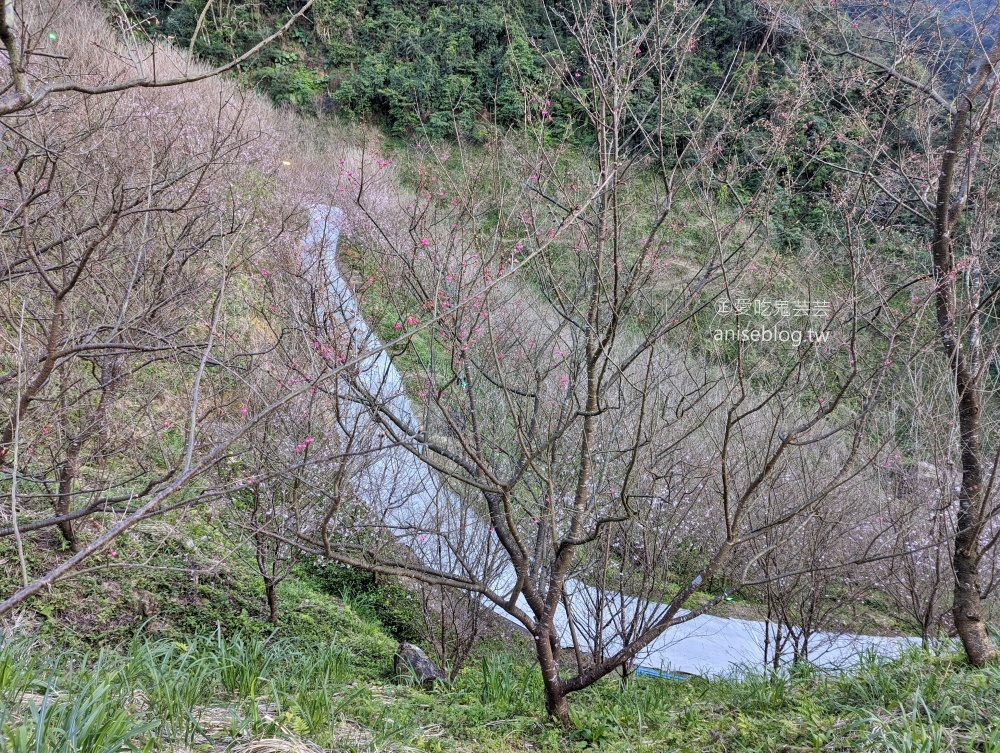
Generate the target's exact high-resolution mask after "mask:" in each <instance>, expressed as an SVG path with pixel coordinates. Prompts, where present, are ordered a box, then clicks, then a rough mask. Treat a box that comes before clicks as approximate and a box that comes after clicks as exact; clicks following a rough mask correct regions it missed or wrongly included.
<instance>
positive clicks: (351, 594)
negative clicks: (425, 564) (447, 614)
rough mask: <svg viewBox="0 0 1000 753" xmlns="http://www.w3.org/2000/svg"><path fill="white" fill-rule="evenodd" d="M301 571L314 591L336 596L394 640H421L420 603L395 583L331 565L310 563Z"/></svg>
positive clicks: (352, 569)
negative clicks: (373, 622)
mask: <svg viewBox="0 0 1000 753" xmlns="http://www.w3.org/2000/svg"><path fill="white" fill-rule="evenodd" d="M303 571H304V573H306V574H307V575H308V577H309V579H310V580H311V582H312V583H313V585H314V586H315V587H316V588H317V589H318V590H320V591H322V592H323V593H326V594H329V595H331V596H336V597H339V598H340V599H341V600H342V601H343V602H344V603H345V604H347V605H348V606H350V607H351V608H352V609H353V610H354V611H355V612H357V613H358V614H359V615H361V616H362V617H364V618H366V619H369V620H374V621H377V622H378V623H379V624H380V625H381V626H382V627H383V628H384V629H385V631H386V632H387V633H388V634H389V635H391V636H392V637H393V638H395V639H396V640H398V641H407V642H409V643H415V642H420V641H421V640H422V639H423V635H424V634H423V622H422V618H421V615H420V603H419V602H418V601H417V599H416V598H415V597H414V595H413V594H412V593H410V592H409V591H407V590H406V589H405V588H403V587H402V586H401V585H399V584H398V583H394V582H391V581H387V580H385V579H380V578H379V577H378V576H376V575H374V574H373V573H370V572H367V571H365V570H359V569H357V568H352V567H347V566H345V565H339V564H336V563H332V562H326V563H316V562H312V563H309V564H307V565H306V566H305V567H304V568H303Z"/></svg>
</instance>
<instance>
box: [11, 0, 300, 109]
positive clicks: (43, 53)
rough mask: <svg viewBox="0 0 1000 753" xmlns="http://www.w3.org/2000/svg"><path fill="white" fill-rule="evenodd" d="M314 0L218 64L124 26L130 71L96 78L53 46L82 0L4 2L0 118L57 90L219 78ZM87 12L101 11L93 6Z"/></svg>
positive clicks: (110, 89)
mask: <svg viewBox="0 0 1000 753" xmlns="http://www.w3.org/2000/svg"><path fill="white" fill-rule="evenodd" d="M313 2H315V0H306V2H305V3H304V4H303V6H302V7H301V8H300V9H299V10H298V11H297V12H296V13H293V14H292V15H291V16H290V17H289V19H288V20H287V21H286V22H285V23H284V24H283V25H282V26H281V28H279V29H278V30H277V31H276V32H274V33H273V34H271V35H270V36H268V37H267V38H265V39H262V40H261V41H260V42H259V43H257V44H256V45H254V46H253V47H251V48H250V49H249V50H247V51H246V52H245V53H243V54H242V55H239V56H238V57H235V58H233V59H232V60H230V61H229V62H227V63H225V64H224V65H221V66H218V67H216V68H205V67H204V66H200V65H192V61H191V55H190V53H189V54H188V56H187V58H186V60H184V61H179V60H178V57H177V56H176V55H175V54H172V53H171V51H166V50H163V49H160V48H159V47H158V45H157V43H151V40H150V39H149V38H148V37H147V36H145V35H144V34H143V33H142V27H141V26H140V25H136V26H132V27H129V28H123V31H124V32H125V41H126V48H125V50H124V52H125V53H126V55H123V56H122V59H126V60H128V61H129V63H130V64H131V65H130V68H131V70H129V69H128V68H125V69H123V68H119V69H118V70H115V71H113V72H109V71H107V70H103V71H99V72H98V75H97V77H96V80H95V77H94V76H93V72H92V71H86V70H85V69H82V68H81V66H80V65H79V62H80V61H78V60H74V59H73V55H67V54H65V52H64V51H62V50H61V49H60V48H59V46H58V45H53V44H52V42H55V41H57V40H58V33H57V32H55V31H54V30H55V29H57V28H58V29H64V30H65V31H66V32H68V35H72V34H73V33H74V31H76V30H75V29H74V25H75V22H76V21H77V19H79V18H80V15H81V13H83V12H85V11H84V8H85V7H86V6H84V4H83V3H75V2H74V3H59V2H41V3H31V2H24V3H20V2H15V0H4V3H3V16H2V17H0V43H2V44H3V49H4V53H5V58H6V59H5V61H4V65H5V71H4V73H5V74H6V75H5V77H4V78H5V80H4V88H3V95H2V96H0V116H3V115H11V114H14V113H19V112H23V111H25V110H30V109H33V108H35V107H37V106H38V105H39V104H41V103H42V102H43V101H44V100H45V99H47V98H48V97H49V96H51V95H53V94H59V93H64V92H72V93H78V94H87V95H95V94H111V93H114V92H121V91H126V90H128V89H137V88H141V89H149V88H160V87H169V86H180V85H183V84H190V83H194V82H196V81H203V80H205V79H208V78H212V77H214V76H218V75H219V74H221V73H225V72H226V71H229V70H232V69H233V68H235V67H236V66H238V65H240V64H241V63H243V62H245V61H247V60H249V59H250V58H252V57H253V56H254V55H256V54H257V53H258V52H260V51H261V50H262V49H264V48H265V47H267V45H269V44H271V42H273V41H274V40H276V39H278V37H280V36H281V35H282V34H284V33H285V32H286V31H288V30H289V29H290V28H292V26H293V25H294V24H295V22H296V21H298V20H299V19H300V18H301V17H302V16H303V14H304V13H305V12H306V11H307V10H308V9H309V7H310V6H311V5H312V4H313ZM207 7H208V6H206V9H207ZM88 10H89V11H90V12H91V13H94V14H95V15H96V12H95V11H94V10H92V9H90V8H88ZM199 32H200V28H198V29H196V30H195V35H197V34H198V33H199ZM90 41H94V40H90ZM53 48H54V49H53ZM112 49H113V48H112ZM80 51H81V48H80V47H77V48H76V49H75V50H74V53H76V54H79V53H80ZM81 57H86V55H81Z"/></svg>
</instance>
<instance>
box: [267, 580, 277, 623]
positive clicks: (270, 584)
mask: <svg viewBox="0 0 1000 753" xmlns="http://www.w3.org/2000/svg"><path fill="white" fill-rule="evenodd" d="M264 592H265V593H266V594H267V608H268V611H269V613H270V614H269V617H268V620H269V621H270V623H271V624H272V625H277V624H278V593H277V590H276V589H275V587H274V581H273V580H269V579H266V578H265V579H264Z"/></svg>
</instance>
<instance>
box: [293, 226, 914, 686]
mask: <svg viewBox="0 0 1000 753" xmlns="http://www.w3.org/2000/svg"><path fill="white" fill-rule="evenodd" d="M341 217H342V213H341V212H340V210H338V209H336V208H335V207H316V208H314V209H313V210H312V212H311V217H310V232H309V237H308V239H307V240H308V241H309V242H310V243H313V244H315V245H316V246H317V247H321V248H322V249H323V256H324V260H325V263H326V266H327V272H328V274H329V276H330V279H331V292H332V293H333V294H334V295H333V298H334V299H335V301H336V302H337V303H336V308H337V310H336V312H335V313H336V314H337V316H339V318H340V319H341V320H342V321H343V322H344V323H345V324H346V325H347V327H348V329H349V330H350V331H351V333H352V335H351V336H352V338H353V343H354V345H355V347H358V348H362V349H364V348H368V349H372V348H375V347H378V345H379V341H378V339H377V338H376V337H375V335H374V333H373V332H372V331H371V329H370V328H369V327H368V325H367V324H366V323H365V321H364V319H363V318H362V316H361V314H360V312H359V311H358V310H357V306H356V304H355V301H354V299H353V297H352V295H351V291H350V290H349V289H348V286H347V284H346V282H345V281H344V279H343V278H342V277H341V276H340V273H339V271H338V269H337V263H336V250H337V240H338V238H339V223H340V220H341ZM359 382H360V383H361V384H362V385H363V387H364V390H365V391H367V392H368V393H369V394H370V395H374V396H377V397H378V399H379V400H381V401H384V402H385V403H386V404H387V405H389V406H391V408H392V409H393V412H394V413H395V414H396V415H397V416H399V417H400V418H402V419H403V420H404V421H406V422H409V424H410V429H411V431H412V430H415V429H416V427H417V426H418V421H417V419H416V417H415V416H414V414H413V410H412V408H411V405H410V402H409V400H408V398H407V397H406V394H405V391H404V389H403V384H402V380H401V378H400V375H399V372H398V371H397V370H396V368H395V366H393V364H392V361H391V360H390V359H389V357H388V355H387V354H386V353H384V352H379V353H377V354H375V355H373V356H372V357H371V358H369V359H368V360H366V361H365V362H363V364H362V366H361V369H360V372H359ZM341 389H342V390H343V394H344V395H345V396H347V397H351V396H352V390H353V388H352V386H351V385H350V384H348V383H347V381H346V380H345V381H342V382H341ZM355 396H356V395H355ZM347 420H348V421H349V422H351V423H353V425H354V428H355V431H356V432H358V433H359V434H360V435H365V436H366V437H367V441H369V442H372V443H375V444H374V445H373V446H377V443H378V442H379V441H380V440H379V436H380V434H381V432H382V427H381V426H379V425H378V424H377V423H376V422H375V421H373V420H372V418H371V417H370V416H369V414H368V412H367V411H366V410H365V409H363V408H362V407H361V406H354V407H353V408H349V409H348V411H347ZM415 451H416V452H419V448H415ZM355 489H356V492H357V493H358V495H359V496H360V497H361V498H362V499H364V500H365V502H366V504H367V505H368V506H369V507H370V508H371V509H372V510H373V511H374V512H375V513H376V514H378V515H380V516H381V519H382V520H383V521H384V522H385V524H386V525H387V526H388V527H389V528H390V529H392V531H393V533H394V534H395V535H396V537H397V538H398V539H399V540H401V541H402V542H403V543H405V544H406V545H407V546H409V547H410V548H411V549H412V550H413V551H414V552H415V553H416V554H417V556H418V557H419V558H420V559H421V560H422V561H423V562H424V564H426V565H428V566H429V567H434V568H437V569H441V570H446V571H450V572H455V573H459V572H462V571H463V569H466V568H470V569H472V570H475V571H476V573H477V575H478V576H479V577H484V578H485V579H486V580H487V581H488V582H489V583H490V584H491V586H492V587H493V588H494V590H495V591H497V592H498V593H509V592H510V589H511V586H513V584H514V582H515V578H514V572H513V569H512V568H511V567H510V566H509V565H507V566H504V565H503V564H502V563H497V564H495V565H494V566H492V567H490V566H488V565H486V564H483V563H486V562H489V561H490V560H491V559H494V560H495V559H496V557H495V556H493V557H491V555H490V553H491V552H492V553H495V552H496V551H497V549H498V548H499V544H498V543H497V542H496V541H491V540H490V539H491V538H492V534H490V532H489V531H488V529H487V526H486V524H485V522H484V521H483V520H481V519H480V518H479V517H478V516H477V515H475V514H474V513H473V512H471V511H469V510H467V509H464V508H463V507H462V505H461V503H460V500H459V499H458V498H457V497H456V495H454V494H452V493H451V492H449V491H448V490H447V489H445V488H444V487H443V486H442V484H441V482H440V481H439V480H438V479H437V478H436V476H435V475H434V474H433V473H431V472H430V471H429V470H428V467H427V465H426V464H425V463H423V462H422V461H421V460H420V459H419V458H418V457H416V456H415V454H414V452H411V451H410V450H408V449H406V448H405V447H401V446H399V445H398V444H389V443H386V446H385V447H384V448H383V449H381V450H379V451H378V452H377V453H374V454H373V455H372V457H371V460H370V461H369V462H367V463H366V464H365V466H364V467H363V468H362V469H360V471H359V473H358V474H357V476H356V477H355ZM566 587H567V592H568V594H569V602H570V608H571V609H572V611H573V613H574V615H577V620H578V621H579V615H584V614H585V613H586V611H587V609H586V605H587V604H588V603H590V601H591V600H590V599H589V598H588V595H589V594H590V592H591V589H590V588H589V587H588V586H587V585H585V584H583V583H581V582H579V581H575V580H570V581H568V582H567V584H566ZM626 601H628V602H631V608H633V609H639V610H648V611H650V612H652V611H653V610H656V609H658V608H661V607H662V605H660V604H651V603H639V602H638V601H636V600H635V599H627V600H626ZM521 606H522V607H525V609H526V605H524V604H521ZM496 611H497V612H498V614H500V615H502V616H503V617H505V618H507V619H511V618H510V617H509V615H507V614H506V612H504V611H502V610H500V609H499V608H496ZM517 624H520V623H517ZM556 624H557V627H558V628H559V629H560V632H561V635H562V636H563V644H564V645H571V640H570V638H569V631H568V629H567V621H566V615H565V613H564V612H560V614H559V615H558V617H557V620H556ZM915 640H916V639H910V638H883V637H875V636H864V635H826V634H824V635H819V636H814V637H813V639H812V640H811V642H810V659H811V660H813V661H814V662H815V663H817V664H820V665H823V666H829V667H845V666H849V665H850V664H851V663H853V662H855V661H857V659H858V657H859V656H860V655H861V654H862V653H863V652H864V651H869V650H873V651H875V652H877V653H879V654H882V655H894V654H896V653H898V652H899V650H900V649H901V648H902V647H903V646H905V645H906V644H908V643H910V642H912V641H915ZM614 643H615V642H614V641H613V640H611V641H610V644H611V646H612V647H613V646H614ZM763 646H764V623H763V622H755V621H751V620H738V619H726V618H721V617H713V616H711V615H701V616H699V617H695V618H693V619H691V620H690V621H689V622H687V623H684V624H681V625H677V626H675V627H673V628H671V629H669V630H667V631H666V632H665V633H664V634H663V635H661V636H660V637H659V638H658V639H657V640H655V641H654V642H653V643H652V645H651V646H650V647H649V648H648V649H647V650H646V651H645V652H643V654H642V655H641V656H640V657H638V661H637V664H638V666H640V667H643V668H646V669H648V670H653V671H657V670H659V671H679V672H685V673H690V674H697V675H702V676H717V675H721V674H725V673H728V672H731V671H732V670H733V668H734V667H738V666H745V667H751V668H758V669H759V668H761V667H762V666H763V657H764V649H763Z"/></svg>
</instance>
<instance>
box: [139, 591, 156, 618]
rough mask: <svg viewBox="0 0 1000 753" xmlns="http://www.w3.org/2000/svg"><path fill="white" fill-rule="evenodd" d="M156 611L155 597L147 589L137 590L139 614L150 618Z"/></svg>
mask: <svg viewBox="0 0 1000 753" xmlns="http://www.w3.org/2000/svg"><path fill="white" fill-rule="evenodd" d="M156 612H157V606H156V597H154V596H153V594H151V593H150V592H149V591H140V592H139V614H140V615H142V616H143V617H145V618H147V619H148V618H150V617H152V616H153V615H155V614H156Z"/></svg>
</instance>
